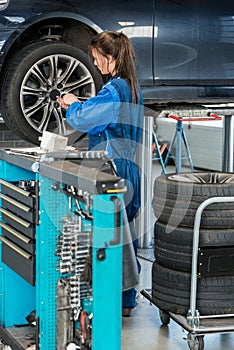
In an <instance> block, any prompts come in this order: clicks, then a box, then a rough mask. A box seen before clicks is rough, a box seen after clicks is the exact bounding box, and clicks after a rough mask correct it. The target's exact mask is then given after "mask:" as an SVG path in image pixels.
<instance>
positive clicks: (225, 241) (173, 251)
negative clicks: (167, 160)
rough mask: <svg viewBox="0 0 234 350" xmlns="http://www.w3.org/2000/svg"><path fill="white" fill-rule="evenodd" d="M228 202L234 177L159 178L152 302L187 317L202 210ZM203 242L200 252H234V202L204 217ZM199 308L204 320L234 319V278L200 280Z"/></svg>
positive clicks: (183, 175)
mask: <svg viewBox="0 0 234 350" xmlns="http://www.w3.org/2000/svg"><path fill="white" fill-rule="evenodd" d="M224 196H225V197H226V196H231V197H232V196H234V174H230V173H212V172H208V173H205V172H203V173H200V172H198V173H196V172H195V173H179V174H167V175H161V176H159V177H157V178H156V180H155V184H154V200H153V204H154V212H155V216H156V218H157V220H156V223H155V227H154V255H155V259H156V260H155V261H154V263H153V267H152V299H153V302H154V303H155V304H156V305H157V306H158V307H159V309H161V310H163V311H166V312H172V313H175V314H179V315H184V316H186V315H187V313H188V310H189V306H190V288H191V269H192V245H193V229H194V219H195V214H196V210H197V208H198V207H199V205H200V204H201V203H202V202H204V201H205V200H206V199H208V198H211V197H224ZM199 237H200V238H199V247H207V248H208V247H231V246H234V202H229V203H214V204H211V205H209V206H208V207H207V208H206V209H205V210H204V211H203V214H202V218H201V224H200V230H199ZM233 270H234V267H233ZM196 308H197V309H198V311H199V313H200V314H201V315H217V314H233V313H234V276H233V275H232V274H231V273H230V275H225V274H224V275H222V274H221V275H219V276H212V277H200V278H197V298H196Z"/></svg>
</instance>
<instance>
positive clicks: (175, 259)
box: [154, 220, 234, 272]
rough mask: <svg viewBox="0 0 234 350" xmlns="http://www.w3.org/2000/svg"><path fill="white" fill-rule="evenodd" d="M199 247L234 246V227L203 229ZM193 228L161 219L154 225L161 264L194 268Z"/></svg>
mask: <svg viewBox="0 0 234 350" xmlns="http://www.w3.org/2000/svg"><path fill="white" fill-rule="evenodd" d="M199 233H200V235H199V238H200V239H199V247H200V248H203V247H209V248H212V247H220V246H222V247H227V246H233V242H234V228H232V229H224V230H222V229H202V230H200V232H199ZM192 246H193V228H190V227H183V226H177V227H174V226H170V225H166V224H165V223H163V222H161V221H159V220H158V221H156V222H155V225H154V256H155V259H156V260H157V261H158V263H159V264H161V265H163V266H165V267H168V268H172V269H175V270H179V271H188V272H190V271H191V268H192Z"/></svg>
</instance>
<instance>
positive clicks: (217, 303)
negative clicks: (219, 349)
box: [152, 261, 234, 316]
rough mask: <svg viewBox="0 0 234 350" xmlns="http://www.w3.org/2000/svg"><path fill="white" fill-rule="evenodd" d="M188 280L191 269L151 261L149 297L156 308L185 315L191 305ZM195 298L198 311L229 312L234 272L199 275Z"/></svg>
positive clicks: (232, 305) (233, 304)
mask: <svg viewBox="0 0 234 350" xmlns="http://www.w3.org/2000/svg"><path fill="white" fill-rule="evenodd" d="M190 283H191V274H190V273H187V272H181V271H176V270H172V269H168V268H166V267H164V266H162V265H160V264H158V262H156V261H155V262H154V263H153V267H152V299H153V302H154V303H155V304H156V305H157V306H158V308H159V309H161V310H164V311H165V312H172V313H175V314H179V315H183V316H186V315H187V312H188V310H189V307H190ZM196 300H197V305H196V306H197V307H196V308H197V309H198V311H199V313H200V315H217V314H220V315H223V314H232V313H233V312H234V276H225V277H223V276H222V277H206V278H199V279H198V280H197V299H196Z"/></svg>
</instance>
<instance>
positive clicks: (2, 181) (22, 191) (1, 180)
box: [0, 179, 30, 197]
mask: <svg viewBox="0 0 234 350" xmlns="http://www.w3.org/2000/svg"><path fill="white" fill-rule="evenodd" d="M0 183H1V184H2V185H4V186H6V187H9V188H10V189H12V190H13V191H16V192H19V193H21V194H22V195H23V196H26V197H29V196H30V192H26V191H24V190H22V189H21V188H19V187H17V186H15V185H13V184H11V183H9V182H7V181H4V180H3V179H0Z"/></svg>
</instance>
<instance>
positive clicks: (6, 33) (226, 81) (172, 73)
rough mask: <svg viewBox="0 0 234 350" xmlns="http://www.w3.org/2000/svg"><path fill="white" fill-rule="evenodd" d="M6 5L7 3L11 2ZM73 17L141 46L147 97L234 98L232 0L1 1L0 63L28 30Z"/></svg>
mask: <svg viewBox="0 0 234 350" xmlns="http://www.w3.org/2000/svg"><path fill="white" fill-rule="evenodd" d="M4 6H5V5H4ZM59 17H60V18H70V19H73V20H75V21H77V22H80V23H84V24H85V25H87V26H88V27H90V28H92V30H93V32H94V33H95V32H100V31H102V30H109V29H113V30H116V31H122V32H124V33H126V34H127V35H128V36H129V38H130V40H131V41H132V43H133V46H134V49H135V52H136V58H137V60H136V66H137V74H138V78H139V81H140V84H141V86H142V89H143V96H144V98H145V101H147V102H152V103H159V104H167V103H187V102H189V103H195V104H199V103H210V102H230V101H232V100H233V98H234V58H233V57H234V36H233V35H232V33H233V32H234V31H233V28H234V19H233V18H234V3H233V1H232V0H223V1H222V2H220V1H218V0H209V1H204V0H190V1H188V0H177V1H174V0H145V1H140V0H137V1H136V0H134V1H127V2H126V1H123V0H121V1H120V0H119V1H115V2H114V3H112V4H111V5H110V3H109V2H107V1H106V0H105V1H104V0H102V1H100V0H98V1H93V0H90V1H88V2H87V1H85V0H73V1H72V0H67V1H60V0H56V1H50V0H49V1H48V0H41V1H38V0H31V1H29V0H24V2H23V5H22V1H21V0H10V1H9V4H8V6H7V7H6V8H5V9H4V10H1V8H0V50H1V51H0V66H2V65H3V64H4V61H5V58H6V57H7V54H8V52H9V50H12V51H14V44H15V41H16V39H18V38H19V37H20V36H21V35H22V34H23V33H24V31H25V30H26V29H27V28H29V29H30V26H32V25H33V24H35V23H39V22H40V21H43V20H45V19H56V18H59Z"/></svg>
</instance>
